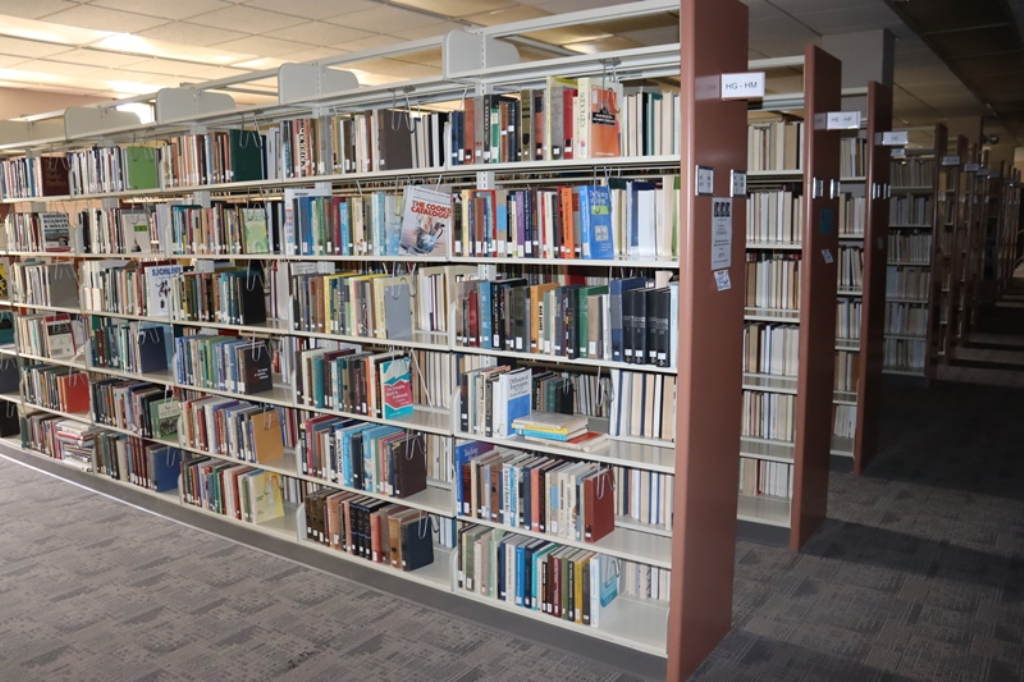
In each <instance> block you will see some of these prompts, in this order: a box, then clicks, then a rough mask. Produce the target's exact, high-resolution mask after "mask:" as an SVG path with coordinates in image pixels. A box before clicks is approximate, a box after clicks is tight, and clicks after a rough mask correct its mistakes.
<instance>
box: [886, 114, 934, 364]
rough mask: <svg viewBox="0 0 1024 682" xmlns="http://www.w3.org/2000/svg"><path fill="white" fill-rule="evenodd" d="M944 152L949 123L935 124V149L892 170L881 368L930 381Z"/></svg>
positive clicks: (898, 162) (910, 157)
mask: <svg viewBox="0 0 1024 682" xmlns="http://www.w3.org/2000/svg"><path fill="white" fill-rule="evenodd" d="M945 151H946V132H945V127H943V126H941V125H940V126H936V129H935V134H934V138H933V146H932V148H930V149H926V150H923V151H909V152H908V153H907V154H906V156H905V158H903V159H895V160H893V162H892V170H891V178H892V198H891V199H890V203H889V233H888V241H889V244H888V267H887V272H886V304H885V326H884V329H885V341H884V344H885V345H884V354H883V365H882V371H883V372H885V373H887V374H895V375H903V376H915V377H921V378H923V379H925V380H929V381H930V380H931V379H932V378H934V371H935V369H934V363H933V361H932V357H931V354H930V348H931V344H930V342H929V338H930V335H931V323H930V321H929V318H930V314H931V312H932V310H933V307H934V300H935V299H934V287H933V281H934V276H933V265H934V254H935V245H936V243H937V240H936V235H938V234H939V231H938V227H937V225H938V221H939V210H938V204H939V201H938V187H939V169H940V165H939V164H940V161H941V157H942V155H943V154H944V153H945Z"/></svg>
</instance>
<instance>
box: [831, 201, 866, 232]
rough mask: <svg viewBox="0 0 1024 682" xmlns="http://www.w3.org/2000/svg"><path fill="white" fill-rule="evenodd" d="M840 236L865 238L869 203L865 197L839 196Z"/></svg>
mask: <svg viewBox="0 0 1024 682" xmlns="http://www.w3.org/2000/svg"><path fill="white" fill-rule="evenodd" d="M838 216H839V236H840V237H863V236H864V226H865V225H866V224H867V201H865V199H864V197H863V196H853V195H852V194H847V193H845V192H844V193H842V194H840V195H839V213H838Z"/></svg>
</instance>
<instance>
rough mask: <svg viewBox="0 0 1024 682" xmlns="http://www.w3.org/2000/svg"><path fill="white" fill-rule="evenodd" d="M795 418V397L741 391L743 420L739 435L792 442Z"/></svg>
mask: <svg viewBox="0 0 1024 682" xmlns="http://www.w3.org/2000/svg"><path fill="white" fill-rule="evenodd" d="M795 416H796V396H793V395H788V394H782V393H765V392H762V391H743V418H742V421H741V424H742V426H741V430H740V434H741V435H743V436H746V437H748V438H762V439H767V440H780V441H786V442H792V440H793V437H794V432H795V429H794V421H795Z"/></svg>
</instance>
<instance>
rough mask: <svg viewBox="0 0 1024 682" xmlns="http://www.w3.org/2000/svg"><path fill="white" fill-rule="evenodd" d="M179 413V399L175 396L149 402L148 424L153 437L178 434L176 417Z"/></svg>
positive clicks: (171, 436)
mask: <svg viewBox="0 0 1024 682" xmlns="http://www.w3.org/2000/svg"><path fill="white" fill-rule="evenodd" d="M180 415H181V401H179V400H178V399H177V398H163V399H161V400H154V401H153V402H151V403H150V404H149V418H150V424H152V426H153V437H154V438H173V437H174V436H176V435H178V417H179V416H180Z"/></svg>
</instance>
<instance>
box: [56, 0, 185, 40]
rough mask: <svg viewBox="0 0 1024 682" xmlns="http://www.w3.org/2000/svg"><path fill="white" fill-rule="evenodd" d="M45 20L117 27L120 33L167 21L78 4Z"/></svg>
mask: <svg viewBox="0 0 1024 682" xmlns="http://www.w3.org/2000/svg"><path fill="white" fill-rule="evenodd" d="M46 20H47V21H52V22H54V23H58V24H65V25H67V26H78V27H79V28H91V29H94V30H97V31H110V30H113V29H117V31H118V32H120V33H138V32H139V31H144V30H146V29H149V28H153V27H154V26H159V25H160V24H164V23H167V21H166V20H165V19H159V18H157V17H148V16H145V15H143V14H135V13H134V12H118V11H116V10H112V9H106V8H105V7H96V6H94V5H79V6H77V7H74V8H72V9H67V10H64V11H63V12H57V13H56V14H51V15H49V16H48V17H46Z"/></svg>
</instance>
